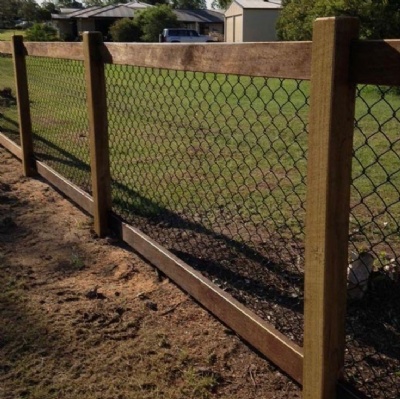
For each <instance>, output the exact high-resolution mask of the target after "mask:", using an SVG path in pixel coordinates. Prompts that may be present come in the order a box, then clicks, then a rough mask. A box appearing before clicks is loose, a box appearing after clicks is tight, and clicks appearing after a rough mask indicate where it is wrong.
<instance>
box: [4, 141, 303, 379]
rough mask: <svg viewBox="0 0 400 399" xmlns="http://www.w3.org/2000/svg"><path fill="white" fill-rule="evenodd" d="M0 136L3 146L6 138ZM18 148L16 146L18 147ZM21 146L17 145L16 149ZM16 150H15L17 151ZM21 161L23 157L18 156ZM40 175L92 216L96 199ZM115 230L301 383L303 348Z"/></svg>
mask: <svg viewBox="0 0 400 399" xmlns="http://www.w3.org/2000/svg"><path fill="white" fill-rule="evenodd" d="M4 137H5V136H3V135H0V144H3V138H4ZM15 146H16V145H15ZM16 147H18V146H16ZM14 150H15V148H14ZM19 158H20V156H19ZM36 167H37V171H38V173H39V174H40V175H41V176H42V177H44V178H45V179H46V180H47V181H49V182H50V183H51V184H52V185H53V186H55V187H56V188H58V189H59V190H60V191H61V192H63V193H64V194H65V195H66V196H67V197H69V198H70V199H71V200H72V201H74V202H75V203H76V204H78V205H79V206H80V207H81V208H83V209H84V210H86V211H87V212H88V213H90V214H93V199H92V197H91V196H90V195H89V194H87V193H85V192H84V191H82V190H81V189H80V188H78V187H77V186H75V185H74V184H72V183H71V182H69V181H67V180H66V179H64V178H63V177H62V176H61V175H59V174H58V173H57V172H56V171H54V170H53V169H51V168H50V167H48V166H47V165H45V164H43V163H42V162H39V161H36ZM111 224H112V228H113V229H114V230H116V231H117V232H118V233H119V235H120V237H121V238H122V240H123V241H125V242H126V243H127V244H128V245H130V246H131V247H132V248H133V249H134V250H135V251H137V252H138V253H139V254H141V255H142V256H143V257H145V258H146V259H147V260H149V262H151V263H152V264H153V265H154V266H156V267H157V268H158V269H160V270H161V271H162V272H164V273H165V274H166V275H167V276H168V277H170V278H171V279H172V280H173V281H174V282H175V283H176V284H178V285H179V286H180V287H181V288H182V289H183V290H185V291H186V292H188V293H189V294H190V295H191V296H192V297H193V298H194V299H196V300H197V301H198V302H199V303H201V304H202V305H203V306H204V307H205V308H206V309H208V310H209V311H210V312H211V313H213V314H214V315H215V316H216V317H218V318H219V319H220V320H221V321H223V322H224V323H225V324H226V325H227V326H229V327H230V328H232V330H234V331H235V332H236V333H237V334H239V335H240V336H241V337H242V338H243V339H245V340H246V341H248V342H249V343H250V344H251V345H252V346H253V347H254V348H256V349H257V350H259V351H260V352H261V353H263V354H264V355H265V356H266V357H267V358H268V359H269V360H271V361H272V362H273V363H275V364H276V365H277V366H278V367H280V368H281V369H282V370H283V371H284V372H286V373H287V374H288V375H290V376H291V377H292V378H293V379H294V380H295V381H297V382H299V383H301V381H302V368H303V353H302V348H301V347H299V346H298V345H296V344H295V343H293V342H292V341H290V340H289V339H288V338H286V337H285V336H284V335H283V334H281V333H280V332H279V331H277V330H276V329H275V328H274V327H272V326H271V325H270V324H269V323H267V322H266V321H264V320H262V319H261V318H260V317H258V316H257V315H256V314H255V313H253V312H252V311H250V310H249V309H247V308H246V307H245V306H244V305H242V304H241V303H239V302H238V301H237V300H235V299H234V298H233V297H232V296H231V295H229V294H228V293H226V292H225V291H223V290H221V289H220V288H219V287H217V286H216V285H215V284H213V283H212V282H211V281H210V280H208V279H207V278H205V277H204V276H202V275H201V273H199V272H197V271H196V270H194V269H193V268H192V267H190V266H189V265H187V264H186V263H184V262H183V261H182V260H180V259H179V258H177V257H176V256H175V255H173V254H172V253H171V252H169V251H167V250H166V249H165V248H163V247H162V246H160V245H159V244H157V243H156V242H155V241H153V240H152V239H151V238H149V237H148V236H146V235H145V234H144V233H142V232H141V231H139V230H137V229H135V228H134V227H132V226H129V225H128V224H126V223H123V222H122V221H121V220H119V219H118V218H117V217H116V216H112V218H111Z"/></svg>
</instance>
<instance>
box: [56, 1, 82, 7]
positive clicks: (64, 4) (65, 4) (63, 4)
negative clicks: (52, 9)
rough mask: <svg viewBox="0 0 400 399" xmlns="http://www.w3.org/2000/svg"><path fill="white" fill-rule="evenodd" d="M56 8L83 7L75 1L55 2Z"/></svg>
mask: <svg viewBox="0 0 400 399" xmlns="http://www.w3.org/2000/svg"><path fill="white" fill-rule="evenodd" d="M55 2H56V5H57V6H58V7H70V8H82V7H83V5H82V3H81V2H79V1H75V0H55Z"/></svg>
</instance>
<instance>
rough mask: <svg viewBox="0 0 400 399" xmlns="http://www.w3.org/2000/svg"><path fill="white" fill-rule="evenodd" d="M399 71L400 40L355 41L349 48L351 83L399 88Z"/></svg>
mask: <svg viewBox="0 0 400 399" xmlns="http://www.w3.org/2000/svg"><path fill="white" fill-rule="evenodd" d="M399 71H400V40H376V41H357V42H355V43H353V45H352V46H351V64H350V79H351V80H352V81H353V82H355V83H366V84H376V85H388V86H392V85H393V86H399V85H400V73H399Z"/></svg>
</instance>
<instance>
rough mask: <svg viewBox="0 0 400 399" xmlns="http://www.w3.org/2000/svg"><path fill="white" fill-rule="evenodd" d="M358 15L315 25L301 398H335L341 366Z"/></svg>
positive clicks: (309, 141)
mask: <svg viewBox="0 0 400 399" xmlns="http://www.w3.org/2000/svg"><path fill="white" fill-rule="evenodd" d="M357 34H358V20H357V19H354V18H346V17H338V18H322V19H318V20H317V21H316V22H315V24H314V34H313V50H312V51H313V61H312V72H311V109H310V127H309V138H308V148H309V153H308V169H307V202H306V204H307V215H306V233H305V237H306V242H305V292H304V297H305V302H304V365H303V370H304V374H303V398H304V399H333V398H335V397H336V384H337V381H338V377H339V375H340V374H341V371H342V368H343V365H344V343H345V342H344V338H345V330H344V324H345V310H346V292H347V289H346V270H347V251H348V231H349V204H350V184H351V161H352V149H353V121H354V104H355V85H354V84H352V83H350V79H349V62H350V61H349V60H350V43H351V41H352V40H353V39H355V38H357Z"/></svg>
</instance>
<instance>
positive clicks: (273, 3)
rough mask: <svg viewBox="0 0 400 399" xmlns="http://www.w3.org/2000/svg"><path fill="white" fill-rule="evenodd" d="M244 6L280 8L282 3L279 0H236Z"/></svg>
mask: <svg viewBox="0 0 400 399" xmlns="http://www.w3.org/2000/svg"><path fill="white" fill-rule="evenodd" d="M234 1H235V2H236V3H237V4H239V5H240V6H241V7H242V8H259V9H271V10H280V9H281V8H282V3H281V1H279V0H234Z"/></svg>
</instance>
